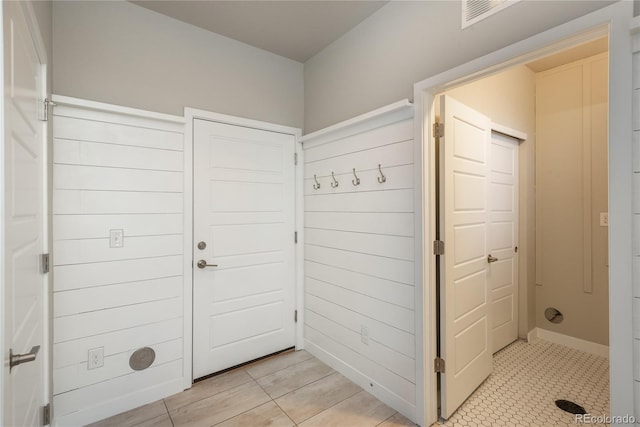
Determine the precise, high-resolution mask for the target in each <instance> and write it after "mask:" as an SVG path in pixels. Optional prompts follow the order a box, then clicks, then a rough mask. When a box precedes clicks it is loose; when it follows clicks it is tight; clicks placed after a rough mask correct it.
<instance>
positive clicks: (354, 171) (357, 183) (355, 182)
mask: <svg viewBox="0 0 640 427" xmlns="http://www.w3.org/2000/svg"><path fill="white" fill-rule="evenodd" d="M353 176H355V177H356V179H352V180H351V183H352V184H353V185H356V186H357V185H360V178H358V175H356V168H353Z"/></svg>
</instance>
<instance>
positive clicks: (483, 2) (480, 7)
mask: <svg viewBox="0 0 640 427" xmlns="http://www.w3.org/2000/svg"><path fill="white" fill-rule="evenodd" d="M518 1H520V0H462V28H466V27H468V26H470V25H473V24H475V23H476V22H480V21H482V20H483V19H484V18H486V17H487V16H491V15H493V14H494V13H496V12H500V11H501V10H502V9H504V8H506V7H508V6H511V5H512V4H514V3H517V2H518Z"/></svg>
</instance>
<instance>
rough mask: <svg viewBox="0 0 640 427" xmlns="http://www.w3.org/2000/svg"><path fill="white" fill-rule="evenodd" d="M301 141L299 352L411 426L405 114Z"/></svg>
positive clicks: (410, 216)
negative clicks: (302, 284)
mask: <svg viewBox="0 0 640 427" xmlns="http://www.w3.org/2000/svg"><path fill="white" fill-rule="evenodd" d="M303 141H304V143H303V144H304V145H303V147H304V159H305V160H304V210H305V217H304V224H305V229H304V239H305V247H304V249H305V256H304V258H305V261H304V272H305V313H304V324H305V329H304V335H305V348H307V349H308V351H309V352H311V353H312V354H314V355H315V356H317V357H319V358H320V359H322V360H324V361H325V362H326V363H328V364H329V365H331V366H333V367H334V368H336V369H337V370H338V371H340V372H342V373H343V374H345V375H346V376H348V377H350V378H351V379H352V380H354V381H355V382H357V383H358V384H360V385H361V386H362V387H363V388H364V389H365V390H368V391H369V392H371V393H373V394H374V395H376V396H377V397H379V398H380V399H381V400H383V401H384V402H385V403H387V404H389V405H390V406H392V407H394V408H395V409H397V410H399V411H401V412H403V413H404V414H405V415H407V416H409V417H412V418H415V405H416V337H415V324H416V322H415V320H416V319H415V312H416V304H417V303H420V302H421V301H417V299H416V298H415V296H416V294H415V280H414V262H416V257H415V253H414V252H415V251H414V238H415V235H414V213H415V208H414V159H413V155H414V138H413V109H412V107H411V106H405V108H404V109H401V111H400V112H398V111H395V112H394V111H392V112H387V113H382V114H380V116H379V117H378V116H377V115H376V114H373V116H371V115H369V116H367V117H366V118H365V119H363V120H358V119H355V120H352V121H350V122H349V123H348V124H347V125H346V126H345V127H342V126H340V125H338V126H337V127H336V129H335V130H333V129H327V130H325V131H318V132H316V133H314V134H311V135H309V136H307V137H305V138H303ZM378 164H380V165H381V168H382V173H383V174H384V175H385V177H386V182H384V183H380V182H379V181H378V178H380V177H381V175H380V171H379V170H378ZM354 168H355V170H356V175H357V177H358V178H359V179H360V184H359V185H354V181H355V180H356V177H355V176H354V173H353V169H354ZM332 173H333V174H334V177H335V181H337V182H338V185H337V186H335V182H334V179H333V178H332ZM314 175H315V177H316V179H317V182H318V183H319V184H320V188H317V189H316V188H314V185H316V180H315V179H314ZM332 183H334V186H335V187H334V186H332ZM316 186H317V185H316Z"/></svg>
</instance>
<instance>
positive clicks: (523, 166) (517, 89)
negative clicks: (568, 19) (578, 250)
mask: <svg viewBox="0 0 640 427" xmlns="http://www.w3.org/2000/svg"><path fill="white" fill-rule="evenodd" d="M447 95H450V96H452V97H454V98H455V99H457V100H458V101H460V102H462V103H464V104H466V105H468V106H469V107H471V108H473V109H475V110H477V111H480V112H481V113H482V114H484V115H486V116H488V117H490V118H491V120H493V121H494V122H495V123H499V124H501V125H503V126H507V127H510V128H512V129H515V130H519V131H521V132H525V133H526V134H527V136H528V138H527V140H526V141H524V142H522V143H521V144H520V150H519V155H520V158H519V165H518V167H519V173H520V186H519V189H518V192H519V194H518V198H519V200H518V204H519V211H520V212H519V230H518V234H519V236H518V248H519V253H520V257H519V278H518V282H519V283H518V287H519V292H520V296H519V300H520V304H519V307H518V309H519V325H518V335H519V336H520V337H522V338H524V337H526V335H527V333H528V332H529V331H531V330H532V329H533V328H534V327H535V302H536V296H535V256H536V251H535V187H534V185H535V74H534V73H533V72H532V71H531V70H530V69H529V68H527V67H526V66H518V67H514V68H511V69H509V70H507V71H504V72H501V73H498V74H495V75H493V76H489V77H487V78H484V79H481V80H478V81H476V82H473V83H469V84H466V85H464V86H460V87H457V88H455V89H452V90H449V91H448V92H447Z"/></svg>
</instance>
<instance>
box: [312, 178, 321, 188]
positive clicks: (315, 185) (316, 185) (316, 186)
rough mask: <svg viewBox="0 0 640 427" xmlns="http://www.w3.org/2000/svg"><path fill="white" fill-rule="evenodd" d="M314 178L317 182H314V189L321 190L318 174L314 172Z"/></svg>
mask: <svg viewBox="0 0 640 427" xmlns="http://www.w3.org/2000/svg"><path fill="white" fill-rule="evenodd" d="M313 180H314V181H315V182H316V183H315V184H313V189H314V190H319V189H320V183H319V182H318V178H316V174H313Z"/></svg>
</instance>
